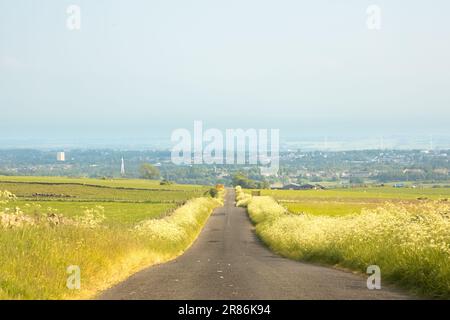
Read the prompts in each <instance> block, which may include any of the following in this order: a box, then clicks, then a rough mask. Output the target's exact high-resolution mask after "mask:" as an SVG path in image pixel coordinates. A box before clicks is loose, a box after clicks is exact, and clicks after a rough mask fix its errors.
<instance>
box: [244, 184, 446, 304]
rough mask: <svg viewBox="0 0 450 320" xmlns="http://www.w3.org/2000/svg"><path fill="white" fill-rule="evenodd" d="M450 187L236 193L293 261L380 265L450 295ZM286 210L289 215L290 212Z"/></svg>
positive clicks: (390, 275) (397, 279)
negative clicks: (255, 193) (257, 194)
mask: <svg viewBox="0 0 450 320" xmlns="http://www.w3.org/2000/svg"><path fill="white" fill-rule="evenodd" d="M449 197H450V189H449V188H423V189H418V188H416V189H412V188H411V189H409V188H405V189H403V188H398V189H396V188H392V187H383V188H358V189H334V190H310V191H302V190H296V191H294V190H292V191H291V190H263V191H262V196H256V197H252V196H250V195H249V191H246V192H245V193H244V192H242V191H241V189H239V188H238V189H237V200H238V205H240V206H246V207H247V208H248V213H249V215H250V217H251V219H252V221H253V222H254V223H255V225H256V233H257V234H258V236H259V237H260V238H261V239H262V241H263V242H264V243H265V244H267V245H268V246H269V248H271V249H272V250H273V251H275V252H277V253H278V254H281V255H283V256H286V257H288V258H292V259H295V260H306V261H316V262H321V263H327V264H330V265H338V266H342V267H345V268H349V269H354V270H357V271H360V272H362V273H365V272H366V269H367V267H368V266H371V265H376V266H378V267H379V268H380V270H381V274H382V277H383V279H386V280H388V281H390V282H393V283H396V284H398V285H400V286H402V287H404V288H407V289H410V290H411V291H412V292H413V293H417V294H419V295H425V296H428V297H433V298H445V299H448V298H449V297H450V265H449V263H448V262H449V261H450V221H449V215H450V202H449V201H448V198H449ZM286 209H287V210H286Z"/></svg>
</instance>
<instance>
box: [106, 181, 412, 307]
mask: <svg viewBox="0 0 450 320" xmlns="http://www.w3.org/2000/svg"><path fill="white" fill-rule="evenodd" d="M234 199H235V193H234V190H232V189H229V190H228V192H227V195H226V197H225V204H224V206H223V207H221V208H218V209H216V210H215V211H214V212H213V214H212V215H211V217H210V218H209V220H208V222H207V223H206V225H205V227H204V229H203V231H202V232H201V234H200V236H199V237H198V239H197V240H196V241H195V243H194V244H193V245H192V246H191V248H190V249H189V250H187V251H186V252H185V253H184V254H183V255H181V256H180V257H178V258H177V259H175V260H173V261H170V262H168V263H165V264H161V265H156V266H152V267H149V268H147V269H145V270H143V271H141V272H138V273H136V274H135V275H133V276H131V277H130V278H128V279H127V280H126V281H124V282H122V283H119V284H118V285H116V286H114V287H112V288H110V289H109V290H107V291H105V292H103V293H102V294H101V295H100V296H99V297H98V298H99V299H407V298H408V296H407V295H405V294H403V293H401V292H400V291H397V290H394V289H386V288H382V289H381V290H368V289H367V287H366V280H367V278H366V277H364V275H356V274H352V273H349V272H344V271H340V270H336V269H333V268H327V267H322V266H317V265H312V264H308V263H302V262H297V261H292V260H288V259H285V258H282V257H280V256H277V255H275V254H274V253H272V252H271V251H270V250H269V249H267V248H266V247H265V246H264V245H263V244H261V243H260V241H259V240H258V238H257V236H256V235H255V233H254V231H253V226H252V224H251V222H250V220H249V218H248V216H247V212H246V210H245V209H243V208H237V207H235V201H234Z"/></svg>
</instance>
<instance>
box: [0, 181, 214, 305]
mask: <svg viewBox="0 0 450 320" xmlns="http://www.w3.org/2000/svg"><path fill="white" fill-rule="evenodd" d="M5 190H7V191H8V192H10V193H8V192H5ZM206 190H208V188H207V187H202V186H194V185H186V186H184V185H175V184H174V185H165V186H160V185H159V182H157V181H145V180H142V181H140V180H125V179H118V180H97V179H72V178H59V177H56V178H53V177H51V178H49V177H45V178H44V177H3V176H2V177H0V191H1V192H0V243H1V244H2V246H1V248H0V279H1V281H0V299H1V298H3V299H5V298H7V299H58V298H86V297H92V296H93V295H94V294H96V293H97V292H98V291H99V290H101V289H105V288H107V287H108V286H109V285H111V284H114V283H116V282H118V281H120V280H122V279H124V278H125V277H127V276H128V275H130V274H131V273H133V272H136V271H137V270H139V269H141V268H143V267H145V266H148V265H151V264H154V263H159V262H163V261H166V260H168V259H172V258H174V257H175V256H177V255H179V254H181V253H182V252H183V251H184V250H185V249H186V248H187V247H188V246H189V245H190V243H191V242H192V241H193V240H194V239H195V237H196V235H197V234H198V233H199V232H200V230H201V227H202V225H203V223H204V222H205V221H206V219H207V217H208V216H209V214H210V213H211V211H212V209H213V208H215V207H216V206H218V205H219V204H220V201H218V200H216V199H212V198H210V197H205V196H204V194H205V191H206ZM71 265H75V266H79V268H80V270H81V283H82V285H81V288H80V289H77V290H69V289H68V288H67V286H66V279H67V272H66V268H67V267H68V266H71Z"/></svg>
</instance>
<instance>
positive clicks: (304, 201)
mask: <svg viewBox="0 0 450 320" xmlns="http://www.w3.org/2000/svg"><path fill="white" fill-rule="evenodd" d="M261 195H264V196H271V197H273V198H274V199H276V200H277V201H278V202H279V203H280V204H281V205H283V206H285V207H286V208H287V209H288V210H289V211H290V212H291V213H307V214H311V215H326V216H340V215H347V214H355V213H360V212H361V210H362V209H364V208H367V209H370V208H376V207H377V206H380V205H381V204H384V203H386V202H407V203H419V202H421V201H423V200H427V199H429V200H444V199H450V188H431V187H426V188H393V187H389V186H386V187H367V188H341V189H328V190H262V191H261Z"/></svg>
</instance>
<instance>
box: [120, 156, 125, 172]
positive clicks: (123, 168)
mask: <svg viewBox="0 0 450 320" xmlns="http://www.w3.org/2000/svg"><path fill="white" fill-rule="evenodd" d="M120 175H121V176H122V177H123V176H125V162H124V161H123V157H122V164H121V166H120Z"/></svg>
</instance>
